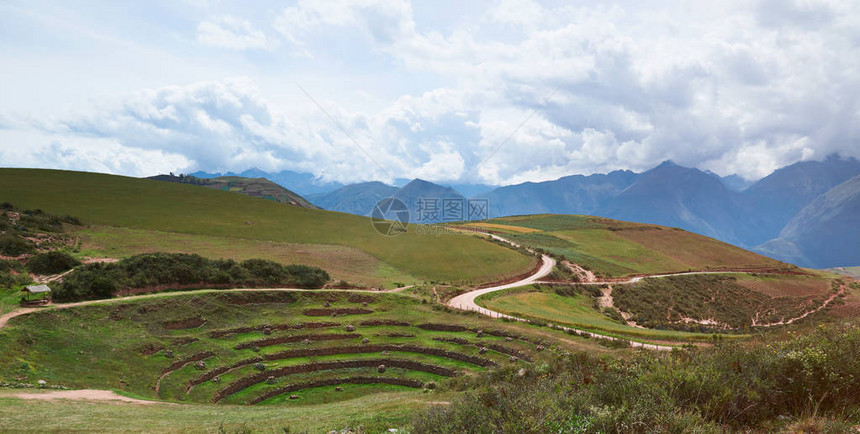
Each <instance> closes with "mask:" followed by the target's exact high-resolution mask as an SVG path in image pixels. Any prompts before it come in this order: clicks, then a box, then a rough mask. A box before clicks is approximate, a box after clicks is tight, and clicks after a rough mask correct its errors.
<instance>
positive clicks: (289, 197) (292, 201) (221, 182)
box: [149, 175, 317, 208]
mask: <svg viewBox="0 0 860 434" xmlns="http://www.w3.org/2000/svg"><path fill="white" fill-rule="evenodd" d="M149 179H154V180H156V181H166V182H177V183H181V184H190V185H198V186H201V187H208V188H214V189H216V190H221V191H230V192H233V193H240V194H244V195H245V196H251V197H260V198H263V199H268V200H271V201H275V202H278V203H283V204H286V205H293V206H300V207H304V208H317V207H316V205H313V204H312V203H310V202H308V200H307V199H305V198H303V197H302V196H300V195H299V194H297V193H294V192H292V191H290V190H288V189H286V188H284V187H282V186H280V185H278V184H275V183H274V182H272V181H270V180H268V179H266V178H244V177H241V176H219V177H217V178H197V177H194V176H190V175H179V176H176V175H157V176H152V177H150V178H149Z"/></svg>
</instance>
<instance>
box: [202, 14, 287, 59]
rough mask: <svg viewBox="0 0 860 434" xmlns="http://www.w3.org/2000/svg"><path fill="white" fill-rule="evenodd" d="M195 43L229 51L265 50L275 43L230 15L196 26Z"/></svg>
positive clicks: (245, 22) (244, 21)
mask: <svg viewBox="0 0 860 434" xmlns="http://www.w3.org/2000/svg"><path fill="white" fill-rule="evenodd" d="M197 41H198V42H199V43H201V44H203V45H209V46H213V47H219V48H227V49H231V50H260V49H263V50H267V49H272V48H274V47H275V42H274V41H272V40H270V39H269V38H267V37H266V35H265V33H263V32H262V31H260V30H257V29H254V27H253V26H252V25H251V22H250V21H248V20H244V19H241V18H236V17H232V16H230V15H222V16H218V17H213V18H211V19H208V20H205V21H202V22H200V24H198V25H197Z"/></svg>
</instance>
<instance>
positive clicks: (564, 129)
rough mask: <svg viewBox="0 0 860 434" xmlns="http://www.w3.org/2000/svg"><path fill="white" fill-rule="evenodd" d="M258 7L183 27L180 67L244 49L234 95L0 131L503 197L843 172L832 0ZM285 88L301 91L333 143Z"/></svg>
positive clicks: (16, 116) (854, 66)
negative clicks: (685, 168) (660, 174)
mask: <svg viewBox="0 0 860 434" xmlns="http://www.w3.org/2000/svg"><path fill="white" fill-rule="evenodd" d="M211 7H212V8H215V9H217V5H215V6H211ZM274 7H276V8H278V9H272V10H262V9H260V10H250V9H249V10H248V11H247V13H245V12H243V11H239V10H218V11H210V12H207V13H208V14H210V15H207V16H204V17H195V18H194V19H193V20H191V22H193V23H195V24H192V25H191V26H190V31H192V33H193V35H196V38H197V39H196V42H197V43H195V41H194V40H193V37H192V38H191V43H190V45H193V46H194V47H195V55H196V54H197V53H198V52H201V51H202V52H209V51H211V50H199V45H200V44H204V45H210V46H217V47H222V48H228V49H231V50H237V51H238V50H258V51H257V52H243V53H240V54H229V53H223V52H221V53H220V54H219V56H231V57H230V58H229V59H228V60H224V61H222V59H221V57H218V58H217V59H216V60H217V61H218V62H220V63H223V64H225V65H226V64H231V65H232V64H233V61H234V60H236V59H240V58H241V60H242V61H244V62H248V64H247V65H246V67H244V68H243V70H244V71H247V75H248V76H249V78H245V79H223V78H222V77H225V76H227V77H229V76H234V75H236V74H233V73H228V72H225V71H227V70H226V69H224V70H222V69H217V68H216V69H215V70H213V72H212V73H211V74H208V75H207V74H205V73H196V74H194V76H195V77H200V78H194V79H187V78H185V76H182V77H181V78H177V79H174V80H169V79H160V80H155V81H154V83H152V84H149V85H137V84H135V85H129V87H128V90H129V91H128V92H127V93H125V94H123V95H121V96H118V97H117V101H115V102H113V103H107V102H105V99H104V98H97V99H96V100H95V101H96V103H94V104H93V105H92V107H89V106H87V107H85V109H83V110H76V111H75V112H74V114H72V115H57V116H54V117H53V118H54V119H59V120H58V121H51V120H50V119H51V118H50V117H46V116H39V115H38V114H34V115H32V116H30V119H38V121H29V122H24V121H22V120H21V119H26V118H27V117H26V116H24V115H23V112H22V111H18V110H15V107H14V106H13V105H12V104H11V103H8V102H0V125H6V128H7V129H19V130H20V129H23V130H25V129H27V128H32V129H36V130H40V131H44V132H47V134H50V135H53V136H56V137H59V138H62V139H65V140H63V141H61V143H64V146H69V147H74V146H78V144H76V142H75V141H74V140H73V139H76V138H98V139H99V140H108V141H110V143H113V144H114V145H115V146H121V147H122V150H120V149H119V148H116V149H117V152H126V151H127V150H132V151H133V150H140V152H160V153H163V155H171V156H173V155H178V156H182V157H183V158H184V159H185V160H184V162H185V163H187V167H189V168H192V169H205V170H243V169H247V168H249V167H253V166H257V167H260V168H261V169H264V170H280V169H292V170H302V171H310V172H314V173H316V174H318V175H323V176H325V177H327V178H329V179H337V180H340V181H343V182H350V181H359V180H368V179H382V180H391V179H392V178H400V177H404V178H412V177H417V176H421V177H425V178H428V179H431V180H434V179H435V180H443V179H444V180H458V181H465V182H481V181H483V182H491V183H513V182H521V181H527V180H544V179H551V178H555V177H559V176H563V175H568V174H572V173H592V172H604V171H608V170H613V169H618V168H628V169H633V170H643V169H648V168H650V167H653V166H654V165H656V164H657V163H659V162H660V161H662V160H666V159H672V160H674V161H676V162H677V163H679V164H684V165H689V166H697V167H700V168H702V169H710V170H713V171H715V172H717V173H719V174H722V175H728V174H732V173H737V174H740V175H742V176H744V177H747V178H758V177H761V176H764V175H766V174H767V173H769V172H770V171H771V170H773V169H774V168H776V167H779V166H781V165H785V164H790V163H793V162H795V161H798V160H799V159H808V158H823V157H825V156H826V155H828V154H830V153H833V152H841V153H842V154H843V155H853V156H857V157H860V146H857V144H858V142H860V126H858V125H860V30H858V29H860V8H858V7H857V5H856V4H854V3H851V2H848V1H823V0H793V1H791V2H774V1H759V2H748V1H744V0H733V1H727V2H719V4H709V3H703V2H691V3H683V4H681V5H679V6H677V7H676V6H672V7H668V6H666V5H664V4H661V3H656V5H655V4H650V3H648V2H646V3H643V4H641V5H640V4H638V3H635V2H633V3H631V2H618V3H616V4H613V3H612V2H600V3H599V4H597V5H592V4H588V3H578V4H576V5H567V4H562V5H560V6H551V5H547V4H544V3H541V2H537V1H532V0H503V1H499V2H497V3H495V4H493V5H492V6H491V7H484V6H482V5H480V4H476V3H471V2H468V3H466V2H452V3H451V4H440V5H438V6H437V7H438V10H433V11H431V12H433V13H427V11H428V9H427V6H425V5H422V4H415V5H412V4H410V3H409V2H406V1H403V0H317V1H311V0H299V1H298V2H297V3H296V4H295V5H293V6H290V7H286V8H283V7H280V6H274ZM422 8H423V9H422ZM439 11H443V12H439ZM237 14H241V15H242V16H247V17H249V18H248V19H244V18H242V19H240V18H235V17H236V16H237ZM0 20H2V18H0ZM201 20H202V21H201ZM196 23H199V24H196ZM0 24H3V22H2V21H0ZM195 25H196V28H195V27H194V26H195ZM275 38H279V39H275ZM279 41H280V44H279ZM171 42H176V41H175V40H171ZM2 47H3V45H0V49H3V50H4V51H11V49H10V48H8V46H6V48H2ZM284 52H286V54H288V55H286V56H285V55H283V54H285V53H284ZM200 55H201V56H208V55H211V54H207V53H202V54H200ZM188 57H189V58H192V59H191V60H189V61H192V60H193V56H188ZM10 58H11V59H12V62H11V63H13V64H19V63H18V62H14V59H15V57H14V56H13V57H10ZM210 60H211V59H210ZM56 69H57V70H61V69H62V68H56ZM37 70H38V71H40V73H41V74H46V72H45V71H46V69H45V68H39V69H37ZM201 70H205V69H203V68H201ZM20 71H22V70H20ZM207 71H208V70H207ZM2 74H3V72H0V78H4V76H3V75H2ZM58 74H59V73H58ZM58 77H59V78H58V80H57V81H58V82H61V81H62V80H61V78H62V74H59V75H58ZM89 80H90V82H91V81H92V80H93V78H92V77H90V78H89ZM295 81H298V82H301V83H302V84H303V85H305V83H310V84H308V85H307V90H308V91H309V92H310V93H311V94H312V95H313V96H314V98H315V99H318V102H319V103H320V104H321V105H322V106H323V107H324V108H325V110H326V111H327V112H329V113H330V114H331V115H332V116H333V117H334V118H335V119H337V121H338V122H339V123H341V124H342V125H343V126H344V128H345V129H346V130H347V133H348V134H349V136H347V135H346V134H344V133H343V132H342V131H341V130H340V129H339V128H338V127H337V126H335V125H334V124H333V123H332V122H331V120H329V119H328V117H327V116H326V115H325V114H323V113H322V112H321V111H320V110H319V109H318V108H317V107H316V105H315V104H314V103H312V102H311V101H309V100H308V99H307V98H306V97H305V95H304V94H302V93H300V92H298V91H295V89H292V88H293V87H294V86H293V83H294V82H295ZM166 83H190V84H185V85H173V86H170V85H165V84H166ZM284 83H286V84H284ZM46 85H47V84H46ZM140 88H147V89H148V90H138V91H134V90H135V89H140ZM285 89H287V90H285ZM556 89H557V92H556V93H555V94H554V95H553V97H552V98H550V99H549V100H548V101H546V105H545V106H542V104H543V103H544V100H545V99H546V97H547V96H548V95H550V94H551V93H552V92H553V91H554V90H556ZM339 95H344V98H349V96H348V95H359V96H360V98H357V99H352V100H348V99H347V100H340V99H339ZM368 95H370V96H371V97H370V98H369V97H368ZM370 101H372V102H370ZM371 104H373V105H372V106H371ZM536 108H540V109H539V110H538V111H537V113H536V114H534V116H533V117H532V118H531V119H530V120H529V121H528V122H526V123H525V124H524V125H522V126H520V125H521V124H522V123H523V121H524V120H525V119H526V118H527V117H529V116H531V115H532V113H533V112H534V111H535V109H536ZM46 118H47V119H49V120H43V119H46ZM518 129H519V130H518ZM517 130H518V131H517ZM514 131H517V133H516V134H514V135H513V136H512V137H510V139H509V140H508V137H509V136H511V134H512V133H513V132H514ZM350 136H351V137H350ZM353 139H355V141H357V142H358V143H359V146H356V145H355V143H353ZM505 140H508V141H507V143H505V144H504V146H501V147H499V146H500V145H501V144H502V143H503V142H505ZM81 146H83V145H81ZM362 149H363V150H362ZM365 151H366V152H367V153H368V154H370V156H369V157H368V155H366V154H365ZM147 155H149V156H153V155H162V154H147ZM165 158H168V157H165ZM168 159H169V158H168ZM485 160H486V162H485V163H483V164H481V163H482V162H484V161H485ZM170 161H173V163H175V164H181V163H182V162H181V161H179V160H170ZM58 164H59V163H58ZM81 164H83V163H81ZM129 164H132V163H129ZM380 166H381V167H380ZM140 167H141V168H143V167H148V166H146V165H145V164H144V162H141V166H140ZM112 170H113V169H112ZM135 170H137V172H140V171H141V170H143V169H135ZM137 172H135V173H137ZM129 173H132V172H129ZM458 178H459V179H458Z"/></svg>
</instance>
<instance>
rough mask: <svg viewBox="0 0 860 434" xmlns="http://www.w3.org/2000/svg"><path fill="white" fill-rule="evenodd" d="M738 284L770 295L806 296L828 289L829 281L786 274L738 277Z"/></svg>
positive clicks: (819, 293)
mask: <svg viewBox="0 0 860 434" xmlns="http://www.w3.org/2000/svg"><path fill="white" fill-rule="evenodd" d="M737 283H738V285H741V286H743V287H745V288H749V289H752V290H753V291H756V292H760V293H762V294H765V295H769V296H771V297H807V296H815V295H823V294H826V293H827V292H829V291H830V281H829V280H825V279H820V278H811V277H805V276H798V277H795V276H786V277H781V278H778V279H762V280H755V279H740V280H738V282H737Z"/></svg>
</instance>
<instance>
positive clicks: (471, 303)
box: [448, 235, 676, 351]
mask: <svg viewBox="0 0 860 434" xmlns="http://www.w3.org/2000/svg"><path fill="white" fill-rule="evenodd" d="M491 236H492V237H493V238H495V239H498V240H501V241H505V242H508V243H510V244H512V245H514V246H516V244H514V243H512V242H510V241H508V240H505V239H504V238H501V237H498V236H495V235H491ZM541 261H542V264H541V267H540V268H539V269H538V270H537V272H535V273H534V274H532V275H531V276H529V277H526V278H525V279H522V280H520V281H518V282H513V283H507V284H504V285H499V286H492V287H490V288H482V289H476V290H474V291H469V292H466V293H463V294H460V295H458V296H456V297H454V298H452V299H451V300H449V301H448V306H450V307H452V308H454V309H460V310H467V311H473V312H477V313H480V314H481V315H485V316H489V317H491V318H507V319H510V320H514V321H520V322H528V320H526V319H524V318H519V317H515V316H513V315H508V314H504V313H501V312H496V311H494V310H490V309H487V308H485V307H482V306H478V304H477V303H475V299H476V298H478V297H480V296H482V295H484V294H489V293H491V292H496V291H501V290H504V289H511V288H518V287H520V286H525V285H531V284H532V283H539V282H540V279H541V278H542V277H545V276H547V275H549V273H551V272H552V269H553V267H555V259H553V258H551V257H549V256H547V255H542V256H541ZM634 279H638V280H636V282H638V281H639V280H642V278H641V277H639V278H634ZM596 283H597V282H595V284H596ZM601 283H602V282H601ZM552 327H553V328H555V329H558V330H564V331H573V332H576V333H579V334H580V335H583V334H585V335H588V336H590V337H593V338H597V339H606V340H610V341H627V342H628V343H629V344H630V346H631V347H634V348H647V349H650V350H659V351H672V350H673V349H675V348H676V347H671V346H668V345H658V344H647V343H642V342H636V341H630V340H626V339H619V338H616V337H614V336H606V335H602V334H599V333H594V332H590V331H586V330H581V329H577V328H574V327H567V326H561V325H552Z"/></svg>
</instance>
